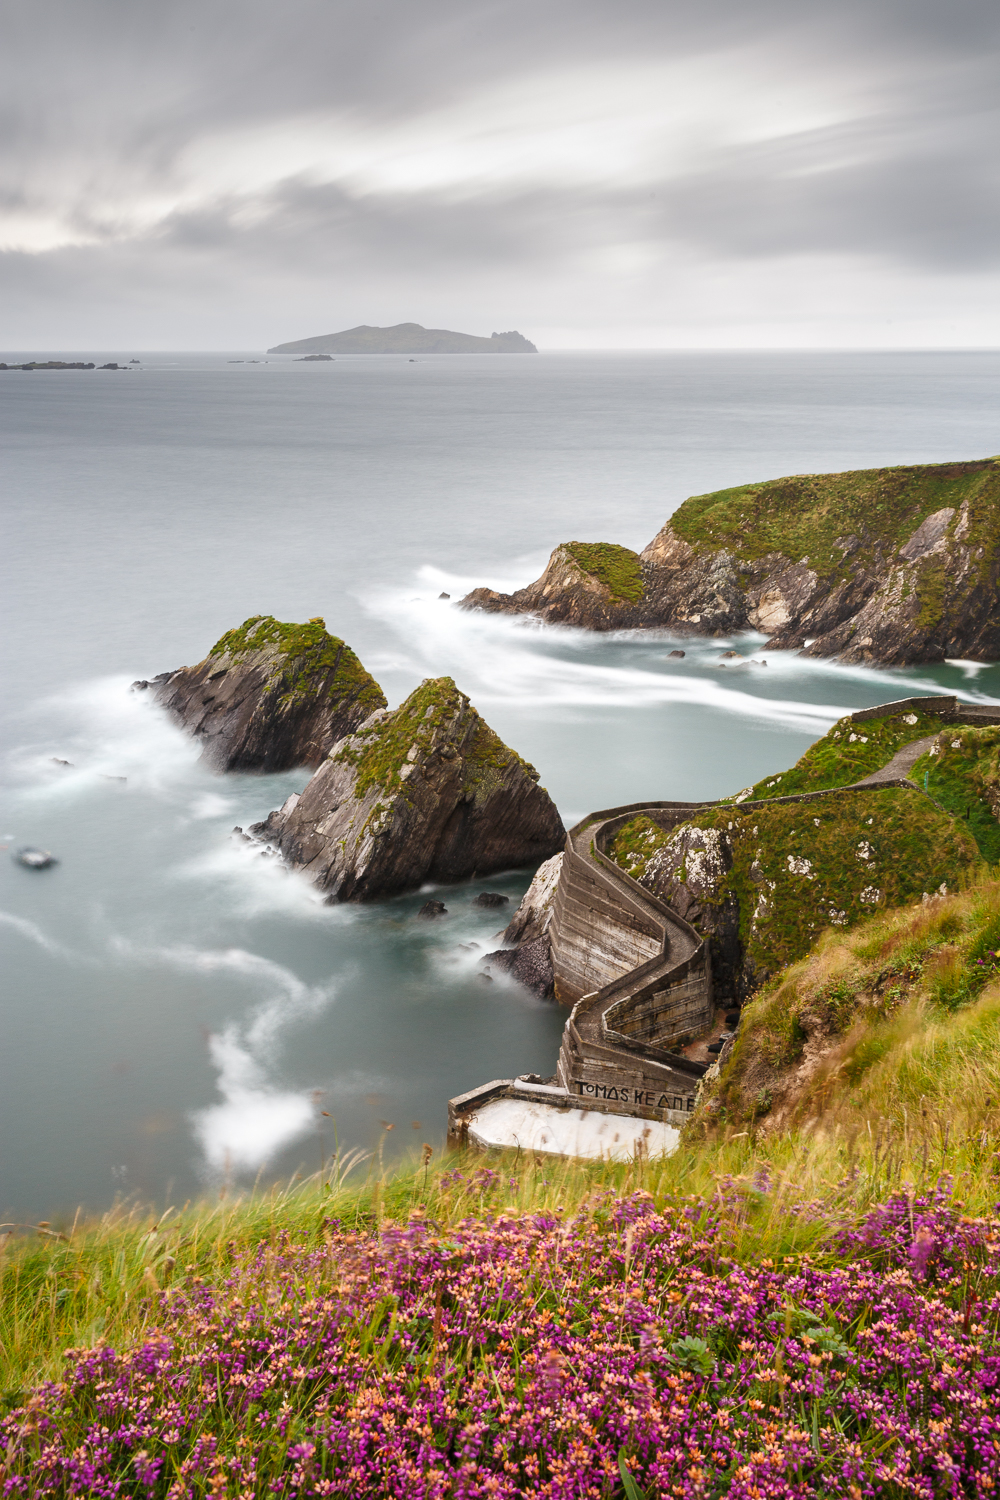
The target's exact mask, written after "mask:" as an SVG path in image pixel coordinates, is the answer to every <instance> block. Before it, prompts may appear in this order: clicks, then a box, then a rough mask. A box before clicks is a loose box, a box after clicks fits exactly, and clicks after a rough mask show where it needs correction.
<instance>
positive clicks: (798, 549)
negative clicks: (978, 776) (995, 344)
mask: <svg viewBox="0 0 1000 1500" xmlns="http://www.w3.org/2000/svg"><path fill="white" fill-rule="evenodd" d="M998 585H1000V459H981V460H975V461H972V462H968V463H949V464H921V465H916V466H912V467H905V468H904V467H896V468H889V469H864V470H857V471H853V472H847V473H843V474H812V475H810V474H806V475H793V476H791V477H789V478H785V479H777V480H773V481H770V482H767V483H763V484H750V485H741V486H738V487H736V488H734V489H728V490H719V491H716V492H715V493H714V494H709V495H696V496H693V497H692V498H691V499H689V500H686V501H685V502H684V504H683V505H681V506H680V507H679V508H678V510H677V511H675V512H674V514H673V516H672V517H671V518H670V520H669V521H668V522H667V523H666V525H665V526H663V527H662V529H661V530H660V531H659V532H658V533H657V535H656V536H655V537H654V538H653V540H652V541H651V542H650V543H649V545H648V546H647V547H645V548H644V549H643V551H642V552H641V553H635V552H630V551H629V550H628V549H627V548H624V547H617V546H613V545H611V544H605V543H581V542H568V543H564V544H563V545H562V546H559V547H557V548H556V549H555V551H554V552H553V553H552V556H551V557H550V559H549V562H548V565H547V567H546V569H545V572H544V573H543V574H542V576H541V578H539V579H538V580H537V581H536V582H535V583H533V584H530V585H529V586H528V587H527V588H524V589H519V590H518V591H517V592H516V593H514V594H500V593H497V592H495V591H494V590H491V589H482V588H481V589H474V590H473V591H472V593H470V594H468V595H467V596H466V597H465V598H464V599H463V600H462V601H461V603H462V607H463V608H466V609H482V610H488V611H492V612H496V613H503V614H532V615H534V616H536V617H538V618H539V619H542V620H546V621H549V622H551V623H554V624H566V625H575V626H579V627H582V628H585V629H589V630H619V629H636V628H649V627H662V628H667V629H670V630H673V631H675V632H678V633H680V634H689V635H708V636H726V635H730V634H732V633H734V632H738V631H743V630H755V631H761V632H762V633H764V634H766V635H768V636H769V637H770V645H771V647H772V648H773V649H777V650H783V649H798V650H802V651H805V652H807V653H808V654H810V655H813V656H837V657H840V658H841V659H842V660H845V661H854V662H871V663H874V662H880V663H888V664H894V665H904V664H906V663H908V662H922V661H941V660H943V659H944V658H946V657H956V656H957V657H965V658H968V659H971V660H978V661H984V660H995V659H996V658H998V657H1000V589H998Z"/></svg>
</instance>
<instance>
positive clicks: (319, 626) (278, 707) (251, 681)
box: [133, 615, 385, 771]
mask: <svg viewBox="0 0 1000 1500" xmlns="http://www.w3.org/2000/svg"><path fill="white" fill-rule="evenodd" d="M133 687H134V688H136V689H150V690H151V691H152V692H153V693H154V694H155V695H156V698H157V699H158V701H159V702H160V703H161V704H162V705H163V707H164V708H165V709H167V711H168V712H169V713H170V714H171V716H172V717H173V718H174V719H175V720H176V721H177V722H178V723H179V724H181V725H182V726H183V727H184V728H185V729H187V730H188V731H189V732H190V733H191V734H193V735H194V736H195V737H196V738H197V739H199V740H201V741H202V743H203V746H204V750H203V757H204V759H205V760H207V761H208V762H209V764H210V765H212V766H214V767H215V769H216V770H219V771H286V770H290V769H291V768H292V767H293V766H318V765H319V764H320V762H321V761H322V760H323V758H324V756H325V755H326V754H327V752H328V751H329V749H330V747H331V746H332V745H333V744H335V743H336V741H337V740H339V739H342V738H343V737H344V735H347V734H350V733H351V731H352V730H354V729H356V728H357V727H358V726H359V725H360V724H361V723H363V722H364V720H365V719H367V718H368V717H369V715H370V714H371V713H372V712H373V711H374V710H375V709H378V708H384V707H385V695H384V694H383V692H382V689H381V688H380V687H379V685H378V683H377V682H376V681H375V679H374V677H372V676H371V675H370V673H368V672H366V671H365V669H364V667H363V666H362V664H361V662H360V661H359V660H358V658H357V657H356V656H355V654H354V652H353V651H352V650H351V648H350V646H348V645H346V644H345V643H344V641H342V640H340V639H338V637H337V636H333V635H330V634H328V632H327V629H326V625H325V623H324V622H323V621H322V620H321V619H314V620H310V621H309V622H308V624H306V625H289V624H282V623H281V622H280V621H279V620H276V619H274V617H273V616H272V615H253V616H251V618H250V619H249V620H245V621H244V622H243V624H242V625H241V626H240V627H239V629H238V630H230V631H228V632H227V633H226V634H225V635H224V636H223V637H222V638H221V640H218V641H216V643H215V645H214V646H213V647H212V649H211V651H210V652H209V653H208V655H207V656H206V657H205V660H204V661H200V662H198V663H197V665H196V666H193V667H181V668H179V670H177V671H176V672H164V673H163V674H162V675H161V676H159V677H155V678H153V679H152V681H150V682H145V681H144V682H137V683H134V684H133Z"/></svg>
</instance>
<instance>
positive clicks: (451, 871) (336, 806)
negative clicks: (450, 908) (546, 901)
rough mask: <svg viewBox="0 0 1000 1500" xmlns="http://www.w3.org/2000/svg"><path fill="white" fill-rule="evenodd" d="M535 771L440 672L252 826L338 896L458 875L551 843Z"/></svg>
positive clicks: (532, 858)
mask: <svg viewBox="0 0 1000 1500" xmlns="http://www.w3.org/2000/svg"><path fill="white" fill-rule="evenodd" d="M537 783H538V772H537V771H536V770H535V769H534V767H533V766H530V765H528V763H527V762H526V761H523V760H522V759H521V757H520V756H519V755H517V754H516V753H515V752H514V751H513V750H511V749H510V748H509V747H508V746H507V745H505V744H504V743H503V741H502V740H501V739H500V738H499V736H498V735H496V734H495V733H494V732H493V730H492V729H491V728H490V727H489V725H488V724H487V723H486V722H485V721H484V720H483V719H482V718H481V716H480V715H479V714H478V713H477V711H476V710H475V709H474V708H473V707H472V704H471V703H470V702H469V700H468V698H467V697H466V696H465V694H464V693H461V692H459V690H458V688H457V687H456V686H455V684H454V682H453V681H452V680H451V678H450V677H438V678H433V679H429V680H427V681H425V682H423V683H422V684H421V685H420V687H419V688H417V690H416V692H414V693H411V694H410V696H409V698H407V700H406V702H405V703H403V704H402V705H401V706H400V707H399V708H397V709H395V710H393V711H390V710H388V709H383V710H381V711H379V712H378V713H375V714H372V715H371V716H370V718H368V719H367V720H366V721H365V723H364V724H362V725H361V727H360V728H359V729H358V730H357V731H356V733H354V734H352V735H350V736H349V737H348V738H346V739H344V740H342V741H341V742H340V743H339V744H337V745H335V746H334V747H333V749H332V751H331V753H330V754H329V755H328V757H327V759H326V760H325V761H324V762H323V764H322V765H321V766H320V768H319V770H318V771H317V772H316V774H315V776H313V778H312V780H311V781H310V782H309V784H308V786H307V787H306V788H305V790H304V791H303V792H302V794H301V796H293V797H290V798H289V799H288V801H287V802H286V803H285V805H284V806H283V807H282V808H280V809H279V811H277V812H274V813H272V814H271V815H270V817H269V818H267V819H266V820H265V821H264V822H263V823H258V824H257V825H255V827H254V828H253V829H252V830H251V831H252V832H253V833H254V834H256V835H257V836H258V837H259V838H264V839H267V840H268V841H269V842H271V843H273V844H275V845H276V846H277V847H278V849H280V851H281V853H282V855H283V856H284V858H285V860H286V861H287V862H288V864H290V865H292V866H293V867H295V868H297V869H301V870H304V871H305V873H306V874H307V875H309V876H310V877H311V879H312V880H314V881H315V883H316V884H317V885H318V886H319V887H320V888H321V889H322V890H325V891H329V892H330V896H331V898H332V899H335V900H338V901H352V900H354V901H357V900H371V899H373V898H375V897H377V896H385V895H390V894H392V893H393V892H395V891H403V890H407V889H411V888H412V887H414V886H418V885H420V884H421V883H422V882H423V881H425V880H436V881H448V880H465V879H468V878H470V877H472V876H475V875H488V874H490V873H492V872H493V871H496V870H503V869H510V868H512V867H514V866H518V865H525V864H531V863H534V862H536V861H538V860H540V859H544V858H546V857H547V856H548V855H550V854H552V853H553V852H554V851H555V850H556V849H558V848H560V847H561V845H562V843H563V841H564V839H565V836H566V835H565V830H564V828H563V825H562V820H561V818H560V817H559V814H558V812H557V811H556V807H555V804H554V803H553V801H552V799H551V797H550V796H549V794H548V792H546V791H545V789H544V787H540V786H539V785H538V784H537Z"/></svg>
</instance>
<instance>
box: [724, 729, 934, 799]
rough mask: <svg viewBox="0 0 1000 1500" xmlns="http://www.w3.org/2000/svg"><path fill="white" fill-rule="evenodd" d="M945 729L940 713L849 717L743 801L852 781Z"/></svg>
mask: <svg viewBox="0 0 1000 1500" xmlns="http://www.w3.org/2000/svg"><path fill="white" fill-rule="evenodd" d="M940 728H941V720H940V718H939V717H938V715H937V714H925V713H911V712H906V713H902V714H894V715H893V716H892V718H888V719H863V720H861V721H860V722H859V723H855V722H854V721H853V720H852V719H851V718H850V716H848V717H847V718H845V719H840V720H839V721H838V722H837V723H836V724H834V726H833V728H832V729H831V730H829V732H828V733H827V734H825V735H824V736H823V738H822V739H821V740H817V741H816V743H815V745H810V746H809V749H808V750H807V751H806V753H805V754H804V755H803V756H802V758H801V760H799V761H798V762H797V763H796V764H795V765H794V766H793V767H792V769H791V770H790V771H782V772H780V773H779V774H778V775H776V776H765V777H764V778H763V779H762V780H761V781H758V782H757V783H756V785H755V786H752V787H751V788H750V789H749V795H748V796H746V795H744V794H743V793H741V794H740V796H741V798H742V800H743V801H751V800H752V801H755V802H759V801H761V800H762V799H767V798H771V797H791V796H792V795H794V794H796V793H799V792H823V791H828V790H829V789H830V788H832V787H838V786H851V785H852V784H853V783H854V782H855V781H862V780H863V779H864V778H865V777H866V776H871V775H872V774H873V772H875V771H878V770H881V768H882V767H883V766H884V765H886V764H887V763H888V762H889V761H890V760H892V757H893V756H894V755H895V754H896V752H897V750H901V749H902V748H903V746H904V745H909V744H912V742H913V741H914V740H922V739H925V738H926V737H927V736H928V735H931V734H937V733H938V731H939V730H940Z"/></svg>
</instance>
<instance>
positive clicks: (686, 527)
mask: <svg viewBox="0 0 1000 1500" xmlns="http://www.w3.org/2000/svg"><path fill="white" fill-rule="evenodd" d="M965 501H968V502H969V529H968V534H967V536H966V537H965V538H964V540H965V541H966V542H967V544H968V545H969V547H970V548H971V549H972V551H973V555H975V552H976V550H977V549H978V548H979V547H982V548H983V549H984V552H983V556H982V558H981V559H980V562H979V566H980V568H981V569H982V570H983V572H984V573H985V572H987V571H988V570H989V568H990V567H991V565H992V563H993V561H994V559H995V557H996V555H997V549H998V548H1000V462H997V461H996V460H994V459H979V460H975V461H972V462H968V463H950V464H920V465H915V466H912V467H902V466H899V467H893V468H886V469H856V470H849V471H847V472H846V473H843V474H793V475H789V476H788V477H786V478H783V479H773V480H768V481H765V482H763V483H760V484H743V485H738V486H736V487H734V488H732V489H726V490H716V491H715V492H714V493H712V494H709V495H693V496H692V497H691V498H690V499H689V500H685V501H684V503H683V505H681V506H680V507H679V508H678V509H677V510H676V511H674V514H673V516H672V517H671V519H670V524H671V526H672V527H673V529H674V531H675V532H676V533H677V535H678V536H681V537H683V539H684V540H685V541H686V542H688V543H689V544H690V545H691V546H692V547H694V548H695V550H696V551H700V552H706V551H716V550H718V549H720V548H725V549H726V550H728V551H731V552H733V553H735V554H736V555H737V556H738V557H739V558H740V559H745V560H746V561H747V562H753V561H755V560H757V559H758V558H761V557H765V556H766V555H767V554H768V553H772V552H778V553H781V554H783V555H784V556H785V557H787V558H789V559H790V560H791V561H792V562H799V561H800V560H801V559H807V560H808V564H809V566H810V567H811V568H813V569H815V571H816V572H817V573H818V574H819V576H820V577H821V578H823V579H825V580H827V581H833V580H835V579H836V578H838V577H841V576H845V577H846V569H847V568H848V567H850V568H851V569H852V571H853V570H854V569H855V568H856V567H857V565H858V564H865V565H867V566H869V567H871V566H873V565H875V563H876V551H877V549H878V546H879V544H881V545H882V547H883V549H884V560H885V561H886V562H888V561H889V560H890V559H891V557H892V556H893V554H894V553H895V552H896V549H897V548H898V547H900V546H901V545H902V544H903V543H904V542H905V541H906V540H907V538H908V537H909V536H911V535H912V533H913V532H914V531H915V529H916V528H917V527H918V526H919V525H920V523H921V522H922V521H924V520H925V519H926V518H927V516H929V515H932V514H933V513H934V512H935V511H938V510H942V509H943V508H944V507H945V506H952V507H954V509H955V511H956V515H955V517H954V518H953V520H952V522H951V524H952V526H954V525H955V524H956V523H957V520H958V515H957V512H958V510H959V508H960V507H961V505H962V504H963V503H964V502H965ZM851 537H853V538H855V541H856V545H855V546H853V547H852V548H851V550H850V551H845V549H844V548H843V547H839V546H837V541H838V539H843V540H845V541H847V539H849V538H851Z"/></svg>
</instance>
